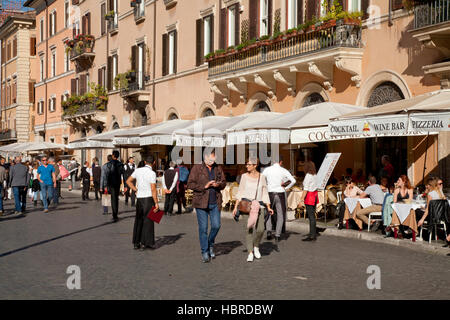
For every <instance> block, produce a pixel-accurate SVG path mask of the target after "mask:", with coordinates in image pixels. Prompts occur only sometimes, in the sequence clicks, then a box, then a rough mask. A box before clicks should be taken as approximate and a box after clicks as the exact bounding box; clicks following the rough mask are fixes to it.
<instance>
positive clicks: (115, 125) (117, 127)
mask: <svg viewBox="0 0 450 320" xmlns="http://www.w3.org/2000/svg"><path fill="white" fill-rule="evenodd" d="M112 129H113V130H117V129H120V126H119V124H118V123H117V122H114V124H113V126H112Z"/></svg>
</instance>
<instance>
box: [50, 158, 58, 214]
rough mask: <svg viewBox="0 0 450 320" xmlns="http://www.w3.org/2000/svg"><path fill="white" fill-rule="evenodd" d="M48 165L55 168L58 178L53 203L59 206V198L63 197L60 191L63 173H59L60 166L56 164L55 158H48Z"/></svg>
mask: <svg viewBox="0 0 450 320" xmlns="http://www.w3.org/2000/svg"><path fill="white" fill-rule="evenodd" d="M48 164H49V165H51V166H53V168H55V177H56V187H55V192H54V193H53V203H54V204H55V206H57V205H58V204H59V197H60V195H61V192H60V189H61V173H60V172H59V166H58V164H57V163H56V162H55V158H53V157H50V158H48Z"/></svg>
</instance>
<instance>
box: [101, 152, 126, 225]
mask: <svg viewBox="0 0 450 320" xmlns="http://www.w3.org/2000/svg"><path fill="white" fill-rule="evenodd" d="M119 156H120V153H119V151H117V150H114V151H113V154H112V160H111V161H110V162H108V163H107V164H106V167H105V179H104V181H103V186H102V187H103V190H106V191H107V192H108V194H110V195H111V207H112V213H113V222H117V221H119V216H118V214H119V193H120V185H121V184H122V177H123V164H122V162H120V161H119Z"/></svg>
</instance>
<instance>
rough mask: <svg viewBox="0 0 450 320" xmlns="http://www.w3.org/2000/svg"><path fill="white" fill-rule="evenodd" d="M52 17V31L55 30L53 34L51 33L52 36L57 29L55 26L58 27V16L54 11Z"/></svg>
mask: <svg viewBox="0 0 450 320" xmlns="http://www.w3.org/2000/svg"><path fill="white" fill-rule="evenodd" d="M53 16H54V18H53V23H54V26H53V29H54V30H55V33H53V35H55V34H56V33H57V32H58V28H57V26H58V24H57V21H58V19H57V17H58V16H57V15H56V11H55V12H53Z"/></svg>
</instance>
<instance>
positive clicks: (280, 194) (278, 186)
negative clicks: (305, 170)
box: [262, 163, 295, 240]
mask: <svg viewBox="0 0 450 320" xmlns="http://www.w3.org/2000/svg"><path fill="white" fill-rule="evenodd" d="M262 174H263V175H264V176H265V177H266V178H267V190H268V191H269V198H270V206H271V207H272V209H273V210H274V212H275V213H276V219H277V224H276V229H275V239H276V240H279V238H280V235H281V231H282V230H283V225H284V223H285V221H286V190H287V189H289V188H291V187H292V186H293V185H294V184H295V178H294V177H293V176H292V175H291V173H290V172H289V171H288V170H286V169H285V168H283V167H282V166H280V164H279V163H275V164H273V165H272V166H270V167H268V168H266V169H265V170H264V172H263V173H262ZM288 181H289V183H288ZM287 183H288V184H287ZM283 184H287V185H286V186H284V187H283ZM272 225H273V223H272V219H271V218H270V217H269V219H268V220H267V222H266V229H267V238H268V239H270V238H271V235H272V230H273V226H272Z"/></svg>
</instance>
